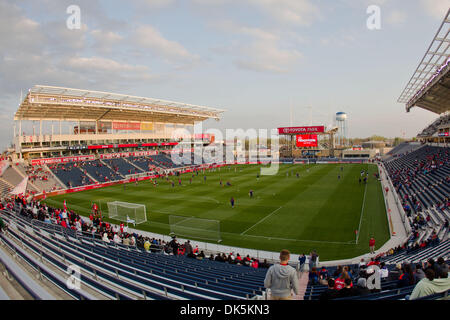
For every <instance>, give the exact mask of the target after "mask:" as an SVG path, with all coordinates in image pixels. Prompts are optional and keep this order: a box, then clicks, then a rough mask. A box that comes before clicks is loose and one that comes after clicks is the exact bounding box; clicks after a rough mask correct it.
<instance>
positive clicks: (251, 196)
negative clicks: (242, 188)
mask: <svg viewBox="0 0 450 320" xmlns="http://www.w3.org/2000/svg"><path fill="white" fill-rule="evenodd" d="M248 194H249V196H250V198H253V190H250V192H249V193H248Z"/></svg>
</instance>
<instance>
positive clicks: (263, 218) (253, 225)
mask: <svg viewBox="0 0 450 320" xmlns="http://www.w3.org/2000/svg"><path fill="white" fill-rule="evenodd" d="M281 208H283V207H279V208H278V209H275V210H274V211H272V213H271V214H269V215H267V216H265V217H264V218H262V219H261V220H259V221H258V222H257V223H255V224H254V225H252V226H251V227H250V228H248V229H247V230H245V231H244V232H242V233H241V236H242V235H243V234H244V233H246V232H247V231H248V230H250V229H252V228H253V227H255V226H256V225H258V224H260V223H261V222H263V221H264V220H266V219H267V218H268V217H270V216H271V215H273V214H274V213H275V212H277V211H278V210H280V209H281Z"/></svg>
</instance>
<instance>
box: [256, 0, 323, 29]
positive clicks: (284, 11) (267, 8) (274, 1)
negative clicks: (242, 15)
mask: <svg viewBox="0 0 450 320" xmlns="http://www.w3.org/2000/svg"><path fill="white" fill-rule="evenodd" d="M247 1H248V2H249V3H250V4H252V5H254V6H255V7H256V8H258V9H260V10H261V11H263V12H264V13H265V14H267V15H269V16H270V17H272V18H274V19H276V20H278V21H279V22H282V23H289V24H296V25H310V24H311V23H312V22H313V21H314V20H315V19H317V18H318V17H319V15H320V11H319V9H318V7H316V6H315V5H314V4H313V3H312V2H311V1H309V0H247Z"/></svg>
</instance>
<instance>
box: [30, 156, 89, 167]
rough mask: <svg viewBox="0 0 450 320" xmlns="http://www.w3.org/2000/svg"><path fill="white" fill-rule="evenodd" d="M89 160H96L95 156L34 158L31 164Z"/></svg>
mask: <svg viewBox="0 0 450 320" xmlns="http://www.w3.org/2000/svg"><path fill="white" fill-rule="evenodd" d="M88 160H95V156H94V155H89V156H76V157H60V158H46V159H32V160H31V165H32V166H36V165H43V164H53V163H66V162H75V161H88Z"/></svg>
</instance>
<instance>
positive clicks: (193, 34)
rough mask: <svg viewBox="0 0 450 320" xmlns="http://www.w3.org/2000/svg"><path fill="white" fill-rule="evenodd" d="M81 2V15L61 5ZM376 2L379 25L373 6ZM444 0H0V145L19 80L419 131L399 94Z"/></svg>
mask: <svg viewBox="0 0 450 320" xmlns="http://www.w3.org/2000/svg"><path fill="white" fill-rule="evenodd" d="M71 5H76V6H77V7H78V8H79V10H80V11H79V13H80V15H79V22H80V25H79V28H78V27H77V26H76V28H69V27H68V20H69V22H76V21H78V20H73V19H72V18H73V16H72V13H73V11H70V12H69V13H68V11H67V9H68V8H69V7H70V6H71ZM373 5H375V6H378V8H379V18H380V19H379V20H378V22H379V27H380V28H378V29H370V28H368V25H367V22H368V20H369V21H372V22H373V21H374V20H371V19H372V18H373V12H372V11H369V13H368V11H367V10H368V8H369V6H373ZM449 8H450V0H128V1H119V0H78V1H77V0H57V1H56V0H53V1H50V0H15V1H13V0H0V147H1V149H4V148H5V147H6V146H8V145H9V144H10V142H11V141H12V132H13V117H14V113H15V112H16V111H17V108H18V105H19V102H20V98H21V92H22V93H23V94H24V95H25V94H26V92H27V91H28V89H30V88H31V87H33V86H34V85H51V86H62V87H71V88H77V89H89V90H98V91H108V92H114V93H121V94H129V95H136V96H143V97H150V98H160V99H166V100H172V101H178V102H184V103H190V104H196V105H203V106H210V107H216V108H220V109H225V110H226V112H225V113H224V114H223V117H222V119H221V120H220V121H219V122H216V121H214V120H208V121H206V122H205V124H204V127H205V128H217V129H220V130H225V129H238V128H242V129H244V130H246V129H250V128H254V129H261V128H267V129H271V128H277V127H281V126H290V125H291V124H292V125H294V126H302V125H309V124H311V123H312V124H313V125H325V126H328V125H331V124H332V123H333V116H334V114H335V113H336V112H340V111H342V112H346V113H347V115H348V134H349V136H350V137H369V136H371V135H374V134H377V135H383V136H386V137H397V136H400V137H403V136H405V137H407V138H409V137H413V136H415V135H417V134H418V133H419V132H420V131H421V130H422V129H423V128H425V127H426V126H427V125H428V124H430V123H431V122H432V121H433V120H434V119H436V118H437V117H438V115H437V114H434V113H431V112H429V111H426V110H422V109H420V108H413V109H412V110H411V112H409V113H407V112H406V111H405V106H404V104H401V103H398V102H397V99H398V97H399V96H400V94H401V92H402V91H403V89H404V87H405V86H406V84H407V83H408V81H409V79H410V78H411V76H412V74H413V72H414V71H415V69H416V68H417V66H418V64H419V62H420V60H421V59H422V57H423V55H424V54H425V52H426V50H427V48H428V46H429V44H430V43H431V40H432V39H433V37H434V35H435V33H436V31H437V29H438V28H439V26H440V25H441V23H442V20H443V18H444V16H445V14H446V12H447V10H448V9H449Z"/></svg>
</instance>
